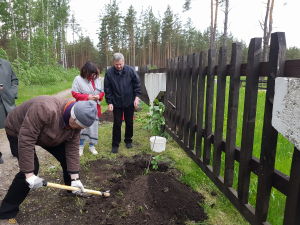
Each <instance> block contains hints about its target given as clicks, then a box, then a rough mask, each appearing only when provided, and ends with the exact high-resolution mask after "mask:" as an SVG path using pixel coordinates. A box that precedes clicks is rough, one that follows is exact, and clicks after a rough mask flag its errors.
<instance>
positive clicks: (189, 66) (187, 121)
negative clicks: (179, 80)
mask: <svg viewBox="0 0 300 225" xmlns="http://www.w3.org/2000/svg"><path fill="white" fill-rule="evenodd" d="M192 66H193V55H188V57H187V64H186V68H185V75H184V82H185V96H184V98H185V100H184V103H185V105H184V108H185V114H184V116H183V118H184V135H183V143H184V145H185V146H187V147H188V146H189V143H188V141H189V132H190V129H189V127H190V116H191V115H190V114H191V91H192V90H191V81H192Z"/></svg>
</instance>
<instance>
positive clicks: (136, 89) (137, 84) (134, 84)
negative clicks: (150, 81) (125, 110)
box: [132, 70, 141, 97]
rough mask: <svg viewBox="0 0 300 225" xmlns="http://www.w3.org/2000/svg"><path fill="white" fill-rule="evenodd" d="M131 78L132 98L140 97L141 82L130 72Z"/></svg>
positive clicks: (135, 74) (136, 75)
mask: <svg viewBox="0 0 300 225" xmlns="http://www.w3.org/2000/svg"><path fill="white" fill-rule="evenodd" d="M132 72H133V77H132V87H133V95H134V97H138V96H140V95H141V81H140V78H139V75H138V74H137V73H136V72H135V71H134V70H132Z"/></svg>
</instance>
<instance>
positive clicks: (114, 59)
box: [113, 52, 124, 61]
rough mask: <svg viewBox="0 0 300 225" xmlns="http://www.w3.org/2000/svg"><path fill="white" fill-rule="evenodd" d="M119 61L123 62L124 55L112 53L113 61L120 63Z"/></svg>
mask: <svg viewBox="0 0 300 225" xmlns="http://www.w3.org/2000/svg"><path fill="white" fill-rule="evenodd" d="M120 60H123V61H124V55H123V54H122V53H120V52H117V53H114V55H113V61H120Z"/></svg>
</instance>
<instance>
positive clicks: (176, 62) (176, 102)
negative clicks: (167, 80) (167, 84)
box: [172, 57, 179, 133]
mask: <svg viewBox="0 0 300 225" xmlns="http://www.w3.org/2000/svg"><path fill="white" fill-rule="evenodd" d="M178 71H179V58H178V57H176V58H175V59H174V78H173V87H174V101H173V102H172V104H173V103H174V106H175V107H174V110H173V115H172V124H173V125H172V130H173V131H174V132H175V133H176V132H177V131H176V125H177V110H178V109H177V106H178V89H179V88H178V86H177V82H178V79H179V78H178Z"/></svg>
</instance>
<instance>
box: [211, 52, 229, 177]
mask: <svg viewBox="0 0 300 225" xmlns="http://www.w3.org/2000/svg"><path fill="white" fill-rule="evenodd" d="M226 61H227V54H226V49H225V48H224V47H221V48H220V50H219V60H218V73H217V74H218V76H217V77H218V83H217V102H216V114H215V135H214V152H213V172H214V174H215V175H216V176H219V175H220V168H221V154H222V151H221V149H220V147H221V144H222V140H223V126H224V108H225V91H226V72H227V71H226V68H227V65H226Z"/></svg>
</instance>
